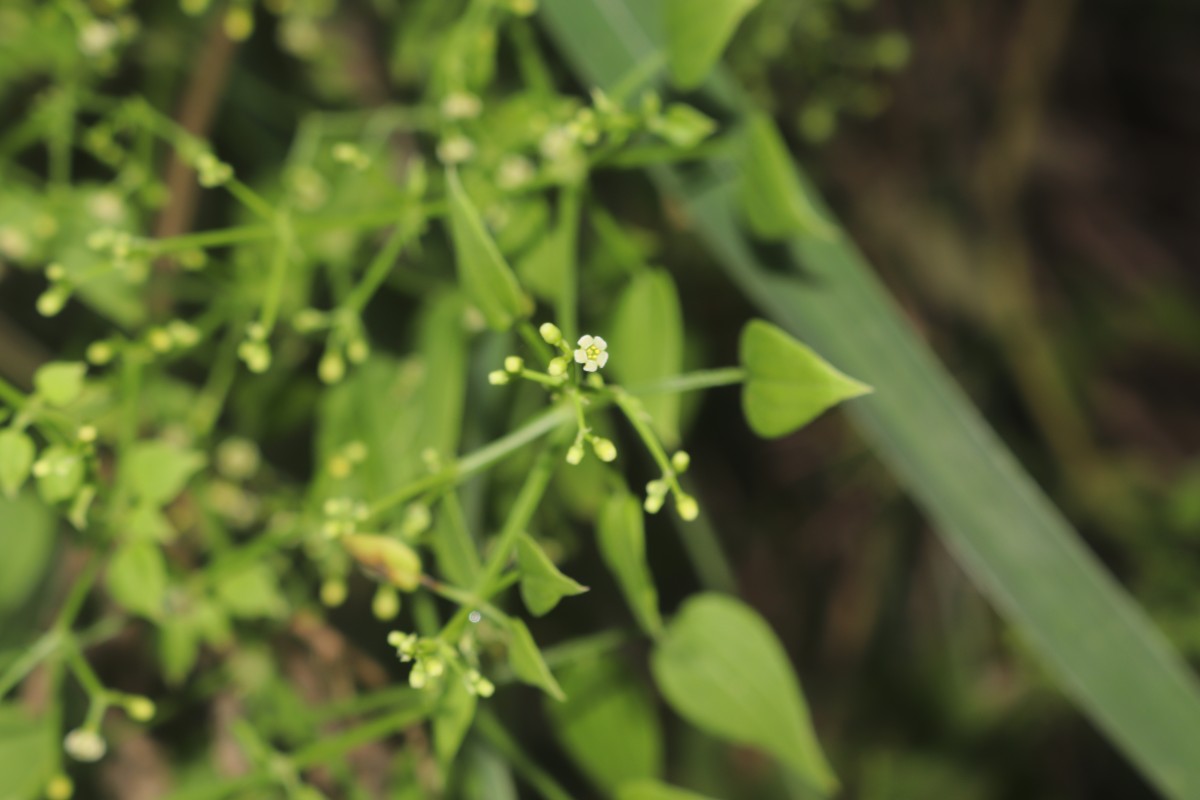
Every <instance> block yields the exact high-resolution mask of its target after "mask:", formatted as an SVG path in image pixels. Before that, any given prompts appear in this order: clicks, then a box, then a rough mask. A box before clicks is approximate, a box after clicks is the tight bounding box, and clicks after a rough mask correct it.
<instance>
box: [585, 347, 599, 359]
mask: <svg viewBox="0 0 1200 800" xmlns="http://www.w3.org/2000/svg"><path fill="white" fill-rule="evenodd" d="M583 352H584V354H585V355H586V356H587V357H588V361H595V360H597V359H598V358H600V348H599V347H596V345H592V346H590V347H588V348H587V349H586V350H584V351H583Z"/></svg>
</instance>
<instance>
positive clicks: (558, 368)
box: [546, 357, 567, 378]
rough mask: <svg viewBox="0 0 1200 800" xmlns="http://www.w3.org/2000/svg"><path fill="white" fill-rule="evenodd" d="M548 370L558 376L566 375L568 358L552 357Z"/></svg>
mask: <svg viewBox="0 0 1200 800" xmlns="http://www.w3.org/2000/svg"><path fill="white" fill-rule="evenodd" d="M546 371H547V372H549V373H550V374H551V375H553V376H554V377H556V378H558V377H561V376H563V375H566V374H567V360H566V359H565V358H562V357H559V358H552V359H550V366H549V367H547V368H546Z"/></svg>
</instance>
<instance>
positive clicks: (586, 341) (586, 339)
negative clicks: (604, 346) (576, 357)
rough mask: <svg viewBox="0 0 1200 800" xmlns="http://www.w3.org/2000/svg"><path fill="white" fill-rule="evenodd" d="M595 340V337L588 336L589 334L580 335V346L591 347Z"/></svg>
mask: <svg viewBox="0 0 1200 800" xmlns="http://www.w3.org/2000/svg"><path fill="white" fill-rule="evenodd" d="M593 341H594V339H593V338H592V337H591V336H587V335H584V336H580V337H579V346H580V347H591V346H592V342H593Z"/></svg>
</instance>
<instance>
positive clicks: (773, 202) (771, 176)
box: [741, 114, 837, 239]
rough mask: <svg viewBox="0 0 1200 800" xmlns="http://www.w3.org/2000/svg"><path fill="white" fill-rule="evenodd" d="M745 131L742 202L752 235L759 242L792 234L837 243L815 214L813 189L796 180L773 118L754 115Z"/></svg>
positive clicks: (829, 225) (832, 229)
mask: <svg viewBox="0 0 1200 800" xmlns="http://www.w3.org/2000/svg"><path fill="white" fill-rule="evenodd" d="M745 126H746V127H745V132H744V134H743V135H744V137H745V144H744V150H743V154H742V182H741V201H742V211H743V212H744V213H745V215H746V221H747V222H748V223H749V224H750V230H751V231H753V232H754V234H755V235H756V236H759V237H761V238H763V239H786V238H788V237H789V236H792V235H795V234H807V235H810V236H817V237H820V238H825V239H831V238H835V233H836V231H837V227H836V226H835V225H834V224H833V223H832V222H830V221H829V220H828V219H827V218H826V217H825V215H824V214H822V212H820V211H818V210H817V207H816V205H815V204H814V202H813V199H812V192H811V190H810V189H809V188H808V187H806V186H805V185H804V184H802V183H801V182H800V180H799V179H798V178H797V176H796V172H795V170H793V169H792V156H791V154H790V153H789V152H788V149H787V144H786V143H785V142H784V141H783V137H782V136H781V135H780V133H779V129H778V128H777V127H775V123H774V122H773V121H772V120H771V118H770V117H768V116H767V115H766V114H755V115H753V116H752V117H750V119H748V120H747V121H746V123H745Z"/></svg>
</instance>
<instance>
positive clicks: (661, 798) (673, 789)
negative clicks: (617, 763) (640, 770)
mask: <svg viewBox="0 0 1200 800" xmlns="http://www.w3.org/2000/svg"><path fill="white" fill-rule="evenodd" d="M616 799H617V800H712V798H710V797H708V796H707V795H703V794H696V793H695V792H689V791H688V790H687V789H680V788H679V787H677V786H668V785H667V784H665V783H662V782H660V781H652V780H640V781H631V782H630V783H624V784H621V786H620V788H618V789H617V793H616Z"/></svg>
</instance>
